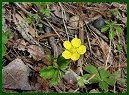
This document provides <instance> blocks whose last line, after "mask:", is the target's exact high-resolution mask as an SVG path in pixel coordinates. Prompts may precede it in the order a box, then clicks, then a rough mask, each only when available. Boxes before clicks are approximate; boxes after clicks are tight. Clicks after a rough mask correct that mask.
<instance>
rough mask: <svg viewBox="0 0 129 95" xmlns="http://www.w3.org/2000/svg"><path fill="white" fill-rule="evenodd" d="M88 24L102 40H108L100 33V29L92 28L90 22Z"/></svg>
mask: <svg viewBox="0 0 129 95" xmlns="http://www.w3.org/2000/svg"><path fill="white" fill-rule="evenodd" d="M88 26H89V27H90V28H91V29H92V31H93V32H95V33H96V34H97V35H99V36H100V37H101V38H102V39H103V40H105V41H106V42H108V38H107V37H106V36H105V35H102V34H101V32H100V31H98V30H97V29H96V28H94V27H93V26H92V25H91V24H88Z"/></svg>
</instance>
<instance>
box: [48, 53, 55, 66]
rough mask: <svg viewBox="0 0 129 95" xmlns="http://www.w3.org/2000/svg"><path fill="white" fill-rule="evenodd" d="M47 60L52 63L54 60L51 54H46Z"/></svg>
mask: <svg viewBox="0 0 129 95" xmlns="http://www.w3.org/2000/svg"><path fill="white" fill-rule="evenodd" d="M47 56H48V61H49V63H50V64H52V63H53V62H54V57H53V56H52V55H51V54H48V55H47Z"/></svg>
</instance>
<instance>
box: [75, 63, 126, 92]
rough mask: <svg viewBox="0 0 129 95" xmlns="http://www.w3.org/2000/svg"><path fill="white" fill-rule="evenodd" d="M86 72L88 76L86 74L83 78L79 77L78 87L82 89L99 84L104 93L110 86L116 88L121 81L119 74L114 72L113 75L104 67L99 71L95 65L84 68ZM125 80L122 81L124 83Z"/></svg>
mask: <svg viewBox="0 0 129 95" xmlns="http://www.w3.org/2000/svg"><path fill="white" fill-rule="evenodd" d="M84 70H85V71H86V72H87V73H88V74H84V75H83V76H81V77H80V76H79V77H77V83H78V86H79V87H81V88H84V87H85V84H94V83H98V85H99V88H100V89H102V90H103V91H106V90H107V89H108V87H109V86H114V85H115V83H116V82H117V81H120V79H121V78H120V74H118V73H119V72H114V73H113V74H111V73H110V72H109V71H107V70H105V69H104V68H103V67H100V68H99V69H97V68H96V67H94V66H93V65H90V66H86V67H84ZM123 82H125V80H123V79H122V81H121V82H119V83H123Z"/></svg>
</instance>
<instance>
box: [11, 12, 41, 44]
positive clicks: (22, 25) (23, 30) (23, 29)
mask: <svg viewBox="0 0 129 95" xmlns="http://www.w3.org/2000/svg"><path fill="white" fill-rule="evenodd" d="M13 21H14V23H15V25H16V28H17V30H18V31H19V33H20V34H21V35H22V37H23V38H24V39H26V40H27V41H29V42H30V43H33V44H37V45H39V43H38V42H37V41H36V40H35V39H34V37H36V36H37V35H38V34H37V32H35V30H34V29H33V28H32V27H30V26H29V25H28V23H27V22H25V20H24V19H23V18H22V17H21V16H20V15H19V14H17V13H16V14H14V16H13ZM39 46H40V45H39Z"/></svg>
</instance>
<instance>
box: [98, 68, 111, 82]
mask: <svg viewBox="0 0 129 95" xmlns="http://www.w3.org/2000/svg"><path fill="white" fill-rule="evenodd" d="M99 74H100V77H101V79H102V80H104V79H105V78H107V77H109V76H110V75H111V74H110V72H108V71H107V70H105V69H104V68H100V69H99Z"/></svg>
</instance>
